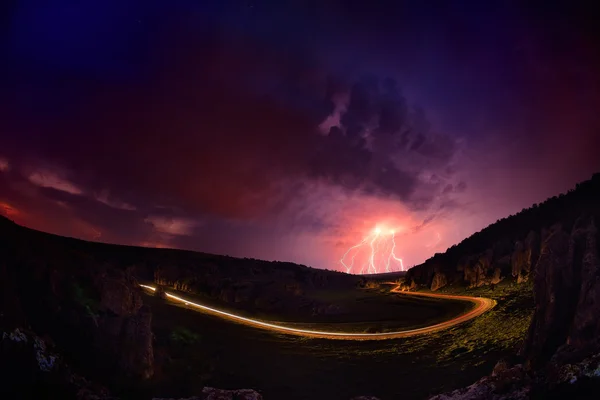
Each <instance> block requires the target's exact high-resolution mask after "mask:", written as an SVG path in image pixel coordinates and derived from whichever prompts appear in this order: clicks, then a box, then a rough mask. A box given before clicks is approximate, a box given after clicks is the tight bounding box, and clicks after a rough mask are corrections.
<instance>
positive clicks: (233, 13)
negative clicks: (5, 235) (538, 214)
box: [0, 0, 600, 270]
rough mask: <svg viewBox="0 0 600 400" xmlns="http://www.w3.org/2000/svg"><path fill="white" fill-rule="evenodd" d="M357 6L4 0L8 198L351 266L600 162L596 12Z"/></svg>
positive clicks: (64, 217) (189, 243) (412, 260)
mask: <svg viewBox="0 0 600 400" xmlns="http://www.w3.org/2000/svg"><path fill="white" fill-rule="evenodd" d="M34 3H35V4H34ZM197 3H201V5H198V4H197ZM323 3H326V4H327V5H323ZM355 3H356V2H342V1H334V2H321V1H307V2H299V1H290V2H279V4H280V5H279V6H273V2H266V1H264V2H262V1H255V2H251V1H229V2H223V1H219V2H214V3H211V2H194V1H173V2H164V1H97V2H95V1H91V2H77V1H66V0H61V1H53V2H51V3H47V2H36V1H33V0H30V1H27V0H23V1H9V2H7V3H6V4H3V5H2V6H1V7H2V8H1V9H0V10H1V13H2V14H1V18H2V20H3V23H2V25H1V26H3V27H4V28H2V29H3V30H0V46H1V50H2V52H3V54H6V55H8V57H6V60H8V62H6V63H2V65H1V66H0V69H1V72H2V74H1V76H0V87H2V88H3V89H2V90H1V91H0V213H2V214H5V215H8V216H9V217H11V218H12V219H14V220H15V221H17V222H19V223H22V224H24V225H26V226H31V227H34V228H37V229H41V230H45V231H50V232H54V233H58V234H63V235H68V236H75V237H80V238H84V239H90V240H98V241H105V242H111V243H123V244H137V245H145V246H167V247H178V248H186V249H193V250H200V251H206V252H214V253H221V254H229V255H233V256H242V257H243V256H246V257H256V258H263V259H277V260H289V261H294V262H299V263H304V264H307V265H311V266H314V267H317V268H329V269H339V270H343V268H342V265H341V264H340V263H339V260H340V258H341V257H342V256H343V254H344V252H345V251H346V250H347V249H348V248H349V247H350V246H352V245H354V244H356V243H358V242H360V241H361V240H362V239H363V238H364V237H365V236H367V235H369V234H370V233H371V232H372V231H373V229H374V228H375V227H376V226H380V227H385V229H388V228H389V229H393V230H394V231H395V234H396V243H397V246H398V248H397V250H396V254H397V255H399V256H400V257H401V258H402V259H403V260H404V265H405V266H411V265H414V264H418V263H420V262H422V261H424V260H425V259H426V258H428V257H430V256H431V255H433V254H434V253H435V252H442V251H444V250H445V249H446V248H447V247H449V246H451V245H452V244H455V243H457V242H459V241H460V240H462V239H463V238H465V237H467V236H469V235H470V234H472V233H474V232H476V231H478V230H480V229H481V228H483V227H485V226H486V225H488V224H489V223H492V222H494V221H496V220H497V219H499V218H501V217H505V216H507V215H509V214H514V213H515V212H518V211H520V210H521V209H522V208H524V207H529V206H530V205H531V204H532V203H535V202H541V201H543V200H544V199H545V198H547V197H549V196H552V195H555V194H558V193H560V192H563V191H566V190H567V189H569V188H571V187H572V186H574V184H575V183H576V182H578V181H581V180H585V179H587V178H589V177H591V175H592V173H594V172H597V171H599V170H600V157H598V150H600V113H598V109H599V106H600V46H599V43H600V38H598V36H597V34H596V33H595V30H594V28H595V21H597V18H596V17H597V15H595V14H594V13H593V11H592V10H591V9H589V10H588V9H584V8H580V7H577V6H573V5H568V4H569V3H567V2H565V5H564V6H560V7H559V6H554V7H549V6H547V5H545V4H544V3H543V2H540V3H539V7H534V6H531V7H523V6H520V5H518V4H517V3H518V2H498V4H502V5H501V6H495V5H493V4H492V2H481V1H473V2H452V5H451V6H449V5H447V6H444V7H439V6H438V7H435V8H433V7H429V6H424V5H419V4H421V3H422V2H411V3H410V4H409V3H402V2H401V3H402V4H400V3H399V2H389V4H386V3H384V2H374V4H372V5H362V6H356V5H354V4H355ZM370 3H372V2H370ZM484 3H485V4H484Z"/></svg>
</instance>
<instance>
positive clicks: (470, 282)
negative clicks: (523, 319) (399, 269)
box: [405, 174, 600, 290]
mask: <svg viewBox="0 0 600 400" xmlns="http://www.w3.org/2000/svg"><path fill="white" fill-rule="evenodd" d="M582 213H587V214H589V215H600V174H595V175H594V176H593V177H592V179H590V180H589V181H586V182H582V183H580V184H578V185H577V186H576V188H575V189H572V190H570V191H569V192H568V193H566V194H561V195H560V196H557V197H552V198H550V199H548V200H546V201H545V202H543V203H541V204H539V205H537V204H534V205H533V206H532V207H530V208H528V209H523V210H522V211H521V212H519V213H517V214H516V215H512V216H510V217H508V218H503V219H501V220H499V221H497V222H496V223H494V224H492V225H490V226H488V227H487V228H485V229H483V230H481V231H480V232H477V233H475V234H473V235H472V236H470V237H468V238H467V239H465V240H463V241H462V242H461V243H459V244H458V245H454V246H452V247H451V248H449V249H448V250H447V251H446V252H445V253H443V254H436V255H435V256H433V257H432V258H430V259H429V260H427V261H426V262H424V263H423V264H421V265H417V266H415V267H413V268H411V269H410V270H409V271H408V272H407V274H406V277H405V287H406V288H409V287H413V288H418V287H427V288H430V289H432V290H437V289H439V288H441V287H443V286H445V285H450V284H454V285H461V286H465V287H478V286H483V285H495V284H497V283H499V282H500V281H501V280H503V279H507V278H509V279H514V280H515V281H517V282H518V283H521V282H524V281H527V280H528V279H530V277H531V271H533V269H534V268H535V266H536V262H537V261H538V258H539V256H540V253H541V251H542V242H543V240H544V237H543V236H544V235H545V234H547V232H548V231H549V229H550V227H551V226H552V225H554V224H557V223H558V224H560V225H561V226H562V227H563V229H564V230H565V231H567V232H570V231H571V229H573V227H574V224H575V223H576V221H577V219H578V217H579V216H580V215H581V214H582ZM442 276H443V277H445V279H444V280H443V281H440V278H441V277H442ZM434 279H435V282H434ZM444 282H445V283H444ZM434 287H435V289H433V288H434Z"/></svg>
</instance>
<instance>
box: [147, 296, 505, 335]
mask: <svg viewBox="0 0 600 400" xmlns="http://www.w3.org/2000/svg"><path fill="white" fill-rule="evenodd" d="M140 286H141V287H143V288H144V289H147V290H149V291H152V292H154V291H156V288H155V287H153V286H148V285H140ZM391 292H392V293H402V294H403V295H410V296H423V297H434V298H437V299H448V300H459V301H467V302H470V303H472V304H474V307H473V308H472V309H470V310H469V311H468V312H466V313H464V314H461V315H459V316H457V317H455V318H452V319H450V320H447V321H444V322H440V323H438V324H435V325H431V326H425V327H422V328H417V329H409V330H404V331H398V332H382V333H352V332H325V331H315V330H308V329H296V328H291V327H287V326H283V325H277V324H273V323H269V322H265V321H261V320H257V319H252V318H246V317H242V316H240V315H236V314H232V313H229V312H225V311H222V310H218V309H216V308H212V307H207V306H204V305H202V304H198V303H195V302H193V301H191V300H187V299H184V298H182V297H179V296H175V295H173V294H171V293H168V292H165V295H166V296H167V298H168V299H170V300H172V301H174V302H178V303H183V304H185V305H186V306H190V307H193V308H194V309H196V310H197V311H199V312H204V313H207V314H211V315H216V316H218V317H221V318H224V319H228V320H231V321H234V322H238V323H243V324H246V325H250V326H254V327H256V328H262V329H268V330H270V331H274V332H278V333H285V334H290V335H298V336H304V337H312V338H322V339H341V340H387V339H397V338H405V337H409V336H416V335H422V334H425V333H432V332H437V331H441V330H443V329H447V328H450V327H452V326H455V325H458V324H461V323H463V322H466V321H469V320H471V319H473V318H476V317H478V316H480V315H481V314H483V313H485V312H486V311H488V310H490V309H492V308H493V307H494V306H495V305H496V301H495V300H492V299H487V298H484V297H469V296H457V295H448V294H434V293H415V292H400V286H396V287H395V288H393V289H392V290H391Z"/></svg>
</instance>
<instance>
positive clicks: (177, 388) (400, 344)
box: [144, 282, 532, 400]
mask: <svg viewBox="0 0 600 400" xmlns="http://www.w3.org/2000/svg"><path fill="white" fill-rule="evenodd" d="M448 291H453V292H458V291H460V292H462V294H465V295H472V296H482V297H490V298H494V299H495V300H497V301H498V305H497V306H496V307H495V308H494V309H493V310H491V311H489V312H488V313H486V314H484V315H482V316H480V317H478V318H477V319H475V320H472V321H470V322H467V323H465V324H462V325H460V326H456V327H453V328H451V329H448V330H445V331H442V332H438V333H435V334H429V335H423V336H418V337H412V338H404V339H397V340H389V341H376V342H354V341H350V342H349V341H331V340H326V339H307V338H301V337H295V336H289V335H281V334H275V333H271V332H268V331H262V330H257V329H255V328H252V327H248V326H244V325H239V324H234V323H231V322H228V321H224V320H221V319H219V318H217V317H213V316H209V315H204V314H201V313H197V312H194V311H191V310H188V309H185V308H183V307H176V306H173V305H171V304H167V303H166V302H164V301H163V300H161V299H159V298H157V297H154V296H145V297H144V302H145V303H146V304H149V305H150V306H151V308H152V312H153V331H154V333H155V335H156V339H157V346H156V357H157V365H160V366H161V369H160V370H158V371H157V374H156V378H155V379H154V381H153V382H152V384H151V385H150V387H148V388H147V390H148V391H149V392H148V393H152V394H153V395H154V396H161V395H165V396H169V397H175V396H191V395H194V394H198V393H199V392H200V391H201V389H202V387H203V386H207V385H208V386H215V387H221V388H231V389H235V388H253V389H256V390H258V391H260V392H262V393H263V395H264V397H265V399H267V400H270V399H283V398H285V399H290V400H294V399H297V400H300V399H313V400H314V399H316V400H318V399H340V400H342V399H343V400H347V399H349V398H352V397H353V396H357V395H373V396H377V397H379V398H381V399H382V400H386V399H397V398H403V399H422V398H426V397H428V396H429V395H433V394H436V393H439V392H443V391H447V390H450V389H453V388H457V387H461V386H465V385H468V384H470V383H472V382H474V381H476V380H477V379H478V378H479V377H481V376H482V375H484V374H488V373H489V372H490V371H491V369H492V367H493V365H494V364H495V363H496V361H498V359H499V358H501V357H503V356H507V355H510V354H514V352H515V349H516V348H517V347H518V346H519V345H520V343H521V341H522V338H523V337H524V335H525V331H526V329H527V326H528V324H529V319H530V316H531V311H532V295H531V287H530V286H528V285H516V284H514V283H511V282H504V283H502V284H500V285H498V286H497V287H496V288H495V289H494V290H491V289H489V288H479V289H474V290H468V291H464V289H460V290H459V289H454V290H453V288H452V287H450V288H448Z"/></svg>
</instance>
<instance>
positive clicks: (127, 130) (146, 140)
mask: <svg viewBox="0 0 600 400" xmlns="http://www.w3.org/2000/svg"><path fill="white" fill-rule="evenodd" d="M192 22H193V21H191V22H190V24H191V23H192ZM30 34H32V33H31V32H30ZM159 36H160V35H159ZM18 40H19V37H18V36H17V37H16V38H15V41H16V43H18ZM157 43H159V44H160V45H157V46H156V47H155V48H153V51H154V55H153V56H152V57H151V58H149V59H148V60H147V64H148V67H146V68H145V69H144V70H143V71H140V76H139V77H138V78H137V79H133V80H132V81H131V82H129V81H124V80H122V79H120V78H119V79H117V80H114V79H111V80H108V81H107V80H106V79H104V78H106V77H103V76H100V77H96V72H97V70H96V68H94V69H92V70H88V69H86V68H84V67H82V68H83V69H82V70H81V71H80V73H79V74H77V75H73V74H71V75H68V76H67V75H64V73H65V71H63V70H62V69H61V68H53V69H49V68H47V66H46V65H44V64H39V65H38V64H37V63H33V62H29V61H28V60H27V59H21V58H18V57H17V55H16V54H15V57H17V58H15V59H13V63H12V65H9V67H8V74H7V75H6V76H5V82H4V83H5V84H6V87H7V88H8V90H6V91H4V92H3V94H2V96H1V98H0V101H1V103H2V104H3V105H4V107H3V109H4V113H3V115H2V117H3V118H2V122H1V126H0V128H1V129H2V130H3V131H4V132H10V134H9V135H3V137H2V139H1V143H2V148H3V150H4V154H3V155H4V156H5V157H8V158H9V159H10V160H11V162H12V163H14V164H15V165H16V166H20V167H21V168H26V169H28V170H30V171H31V172H30V173H31V174H38V170H40V169H42V170H43V168H45V166H46V165H51V166H52V165H55V166H58V167H60V168H62V169H64V170H65V171H67V172H68V174H69V175H70V177H71V183H72V185H73V187H77V188H81V191H85V192H86V194H87V195H88V196H92V197H96V200H98V201H100V202H103V203H104V204H105V205H106V204H107V202H108V199H107V198H105V197H102V196H101V195H99V194H101V193H118V194H119V197H120V198H119V199H116V200H114V201H112V205H113V206H114V205H116V204H121V206H122V208H138V207H141V208H146V209H147V208H150V207H153V206H155V205H157V204H163V203H164V204H168V205H175V206H178V207H182V208H185V209H186V210H189V211H190V212H195V213H199V214H201V213H215V214H219V215H223V216H226V217H234V218H246V217H255V216H258V215H261V214H262V213H264V212H267V211H268V210H271V208H272V207H276V206H277V205H280V204H285V202H286V198H291V197H293V196H294V193H285V192H282V191H281V182H285V181H288V180H302V179H317V180H323V181H325V182H329V183H331V184H334V185H340V186H343V187H345V188H347V189H349V190H361V191H364V192H366V193H377V194H384V195H390V196H395V197H397V198H398V199H401V200H403V201H406V202H410V201H411V195H412V194H413V192H414V191H415V189H416V188H417V186H418V185H419V182H418V179H417V172H416V171H409V170H406V169H405V168H404V165H403V164H402V162H398V161H397V160H394V159H393V154H392V153H393V151H394V150H397V149H401V148H402V139H403V138H405V137H407V135H413V134H414V133H413V132H412V131H411V127H410V126H409V125H410V123H411V121H410V116H409V111H408V110H409V108H408V106H407V102H406V100H405V99H404V97H403V96H402V95H401V94H400V91H399V89H398V87H397V84H396V83H395V82H394V81H393V80H391V79H380V78H378V77H370V78H366V79H359V80H358V81H357V82H356V83H354V84H345V83H343V82H344V80H343V79H337V78H336V77H335V76H332V75H331V72H330V71H328V70H327V69H325V68H323V66H321V65H319V64H318V63H316V62H315V61H313V60H311V59H310V58H306V57H305V54H303V53H300V54H298V55H294V54H287V56H288V57H287V58H285V59H282V58H281V57H280V56H279V55H278V54H277V53H274V52H273V51H272V50H271V49H269V48H265V47H262V46H261V44H260V43H255V42H254V41H253V40H252V39H249V38H240V37H232V36H230V35H227V34H222V33H219V32H218V31H211V32H208V33H207V32H198V30H196V29H195V28H194V27H192V26H186V25H185V24H184V25H183V26H181V25H180V26H179V27H178V28H177V29H174V28H173V26H170V25H169V26H168V33H165V34H163V36H162V37H161V39H160V40H158V41H157ZM105 51H107V50H106V49H105ZM108 55H110V54H108ZM300 57H302V58H300ZM348 91H349V92H350V96H349V101H348V104H347V107H346V111H345V112H344V113H343V115H342V116H341V120H340V125H339V126H338V127H334V128H332V129H331V131H330V133H329V134H328V135H322V134H320V133H319V132H318V125H319V124H320V123H321V122H322V121H323V120H324V119H325V118H326V117H327V116H329V115H331V114H332V113H333V112H334V108H335V104H334V102H333V99H334V97H335V96H336V95H337V94H340V93H344V92H348ZM31 115H36V118H31V117H30V116H31ZM415 121H416V119H415ZM418 135H419V136H418V137H419V138H420V137H425V136H426V135H427V132H425V133H423V132H418ZM410 140H414V139H413V138H412V136H411V139H410ZM432 140H433V141H432ZM386 143H389V144H390V145H389V146H388V145H386ZM426 146H429V147H426ZM436 146H437V144H436V142H435V137H433V139H431V138H430V137H429V136H427V140H426V142H425V144H423V145H422V146H420V147H419V148H417V149H415V151H414V152H413V151H412V150H411V149H407V151H406V153H405V154H403V157H404V158H406V159H408V158H410V157H411V156H412V155H411V154H410V153H411V152H412V153H414V154H417V153H419V154H421V155H423V156H424V157H426V158H429V159H440V160H442V161H443V162H446V161H447V158H448V156H449V154H448V153H442V152H439V149H438V148H437V147H436ZM446 150H448V151H450V152H451V150H452V147H451V146H446ZM77 190H80V189H77ZM419 201H422V200H419ZM125 206H127V207H125ZM116 208H119V207H116Z"/></svg>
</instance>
